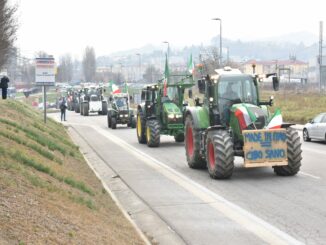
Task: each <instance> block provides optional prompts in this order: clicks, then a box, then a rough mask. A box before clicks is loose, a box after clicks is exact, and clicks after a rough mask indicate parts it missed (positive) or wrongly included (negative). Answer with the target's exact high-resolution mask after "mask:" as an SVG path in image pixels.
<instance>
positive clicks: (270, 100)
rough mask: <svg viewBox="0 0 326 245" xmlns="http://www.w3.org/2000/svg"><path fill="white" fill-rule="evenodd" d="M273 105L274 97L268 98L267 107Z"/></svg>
mask: <svg viewBox="0 0 326 245" xmlns="http://www.w3.org/2000/svg"><path fill="white" fill-rule="evenodd" d="M273 104H274V96H273V95H272V96H271V97H270V98H269V105H270V106H273Z"/></svg>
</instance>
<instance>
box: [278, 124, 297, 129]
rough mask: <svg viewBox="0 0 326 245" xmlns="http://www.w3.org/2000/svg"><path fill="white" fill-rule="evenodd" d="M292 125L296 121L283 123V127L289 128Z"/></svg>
mask: <svg viewBox="0 0 326 245" xmlns="http://www.w3.org/2000/svg"><path fill="white" fill-rule="evenodd" d="M292 125H295V123H282V126H281V128H289V127H291V126H292Z"/></svg>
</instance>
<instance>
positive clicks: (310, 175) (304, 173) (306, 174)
mask: <svg viewBox="0 0 326 245" xmlns="http://www.w3.org/2000/svg"><path fill="white" fill-rule="evenodd" d="M299 174H301V175H304V176H308V177H311V178H314V179H320V177H318V176H315V175H312V174H309V173H306V172H303V171H300V172H299Z"/></svg>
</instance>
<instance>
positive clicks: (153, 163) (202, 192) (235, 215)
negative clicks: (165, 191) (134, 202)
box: [91, 126, 303, 244]
mask: <svg viewBox="0 0 326 245" xmlns="http://www.w3.org/2000/svg"><path fill="white" fill-rule="evenodd" d="M91 127H92V128H93V129H94V130H96V131H97V132H98V133H100V134H101V135H103V136H105V137H106V138H108V139H109V140H110V141H112V142H114V143H116V144H117V145H119V146H120V147H122V148H123V149H125V150H126V151H128V152H129V153H131V154H132V155H134V156H135V157H136V158H138V159H140V160H141V161H142V162H144V163H146V164H147V165H148V166H150V167H152V168H153V169H155V170H156V171H158V172H159V173H161V174H162V175H164V176H165V177H167V178H168V179H170V180H172V181H174V182H175V183H176V184H178V185H179V186H182V187H183V188H185V189H186V190H188V191H189V192H190V193H192V194H193V195H195V196H197V197H198V198H200V199H201V200H202V201H204V202H206V203H207V204H208V205H210V206H211V207H213V208H214V209H216V210H218V211H219V212H221V213H223V214H224V215H225V216H226V217H228V218H229V219H231V220H233V221H235V222H236V223H238V224H240V225H242V226H243V227H244V228H245V229H247V230H248V231H250V232H251V233H253V234H255V235H256V236H257V237H259V238H261V239H262V240H264V241H265V242H267V243H269V244H303V243H301V242H300V241H298V240H296V239H295V238H294V237H292V236H290V235H289V234H287V233H285V232H283V231H281V230H280V229H278V228H277V227H275V226H273V225H272V224H269V223H268V222H266V221H264V220H263V219H261V218H259V217H257V216H255V215H254V214H252V213H250V212H248V211H246V210H245V209H243V208H241V207H240V206H238V205H236V204H234V203H232V202H230V201H227V200H226V199H225V198H223V197H222V196H220V195H218V194H216V193H214V192H213V191H210V190H209V189H207V188H206V187H204V186H202V185H200V184H198V183H196V182H195V181H193V180H191V179H190V178H188V177H187V176H185V175H183V174H181V173H179V172H177V171H176V170H174V169H172V168H170V167H168V166H166V165H165V164H164V163H162V162H160V161H158V160H157V159H155V158H153V157H151V156H150V155H148V154H146V153H144V152H142V151H140V150H138V149H137V148H135V147H133V146H132V145H130V144H128V143H127V142H125V141H124V140H122V139H120V138H118V137H117V136H115V135H114V134H112V133H110V132H109V131H108V130H105V129H103V128H101V127H98V126H91Z"/></svg>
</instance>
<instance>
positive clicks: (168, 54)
mask: <svg viewBox="0 0 326 245" xmlns="http://www.w3.org/2000/svg"><path fill="white" fill-rule="evenodd" d="M163 43H166V44H167V45H168V50H167V52H166V53H167V57H168V58H169V56H170V43H169V42H168V41H164V42H163Z"/></svg>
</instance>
